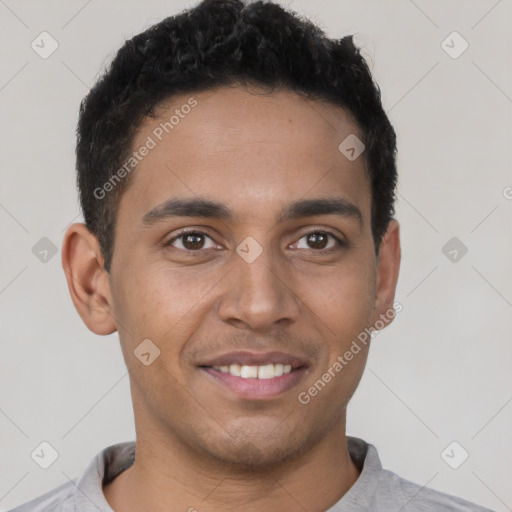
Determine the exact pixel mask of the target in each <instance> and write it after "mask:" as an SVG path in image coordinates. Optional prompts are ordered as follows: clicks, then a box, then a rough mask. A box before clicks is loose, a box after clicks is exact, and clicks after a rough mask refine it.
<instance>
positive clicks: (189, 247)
mask: <svg viewBox="0 0 512 512" xmlns="http://www.w3.org/2000/svg"><path fill="white" fill-rule="evenodd" d="M177 241H178V242H179V243H177V244H176V242H177ZM208 241H209V242H210V245H208V244H207V242H208ZM165 245H171V246H173V247H176V248H177V249H183V250H185V251H195V250H198V249H213V248H214V247H215V244H214V242H213V240H212V239H211V238H210V237H209V236H208V235H207V234H206V233H202V232H201V231H189V232H186V233H181V235H178V236H175V237H174V238H172V239H171V240H169V241H168V242H167V243H166V244H165Z"/></svg>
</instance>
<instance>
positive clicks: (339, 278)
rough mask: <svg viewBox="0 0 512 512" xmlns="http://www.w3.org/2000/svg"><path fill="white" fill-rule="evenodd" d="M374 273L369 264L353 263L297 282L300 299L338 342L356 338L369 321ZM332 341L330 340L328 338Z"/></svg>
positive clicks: (372, 303) (370, 318)
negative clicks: (301, 298) (352, 337)
mask: <svg viewBox="0 0 512 512" xmlns="http://www.w3.org/2000/svg"><path fill="white" fill-rule="evenodd" d="M375 278H376V273H375V270H374V269H373V267H372V264H371V262H368V263H365V262H364V260H361V261H356V258H354V259H353V261H351V262H347V264H346V265H340V266H339V267H337V268H332V269H330V271H329V272H325V271H320V272H317V273H316V275H314V276H313V275H307V274H303V275H302V276H301V278H300V280H301V286H300V294H299V296H300V297H303V300H304V302H306V303H307V304H306V305H307V306H308V308H310V309H311V310H312V311H313V312H314V314H315V315H316V317H317V318H318V319H320V320H321V321H323V322H324V323H325V325H326V327H327V328H328V332H331V334H332V335H333V336H335V337H337V338H338V339H342V340H343V339H345V338H346V335H348V334H357V333H358V332H359V331H360V330H362V329H364V328H365V327H368V326H369V325H370V323H371V321H372V317H373V309H374V299H375ZM331 337H332V336H331Z"/></svg>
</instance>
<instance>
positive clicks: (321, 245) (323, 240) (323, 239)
mask: <svg viewBox="0 0 512 512" xmlns="http://www.w3.org/2000/svg"><path fill="white" fill-rule="evenodd" d="M327 238H328V237H327V234H326V233H321V232H319V233H311V234H310V235H307V239H308V244H309V246H310V247H311V248H312V249H325V246H326V245H327V242H328V240H327Z"/></svg>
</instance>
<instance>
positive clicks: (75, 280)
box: [62, 223, 117, 335]
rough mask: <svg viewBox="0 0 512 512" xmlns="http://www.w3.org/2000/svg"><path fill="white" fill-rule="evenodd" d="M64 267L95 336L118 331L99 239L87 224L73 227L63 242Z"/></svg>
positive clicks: (73, 296) (74, 297) (72, 292)
mask: <svg viewBox="0 0 512 512" xmlns="http://www.w3.org/2000/svg"><path fill="white" fill-rule="evenodd" d="M62 267H63V269H64V273H65V275H66V281H67V284H68V289H69V293H70V295H71V299H72V300H73V304H74V305H75V308H76V310H77V311H78V314H79V315H80V317H81V318H82V320H83V321H84V323H85V325H87V327H88V328H89V329H90V330H91V331H92V332H94V333H96V334H100V335H105V334H111V333H113V332H115V331H116V330H117V327H116V323H115V321H114V318H113V316H112V295H111V291H110V282H109V276H108V273H107V271H106V270H105V269H104V268H103V256H102V254H101V249H100V245H99V243H98V240H97V238H96V237H95V236H94V235H93V234H92V233H91V232H90V231H89V230H88V229H87V227H86V226H85V224H81V223H77V224H72V225H71V226H70V227H69V228H68V229H67V231H66V233H65V235H64V240H63V243H62Z"/></svg>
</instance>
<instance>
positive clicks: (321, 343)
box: [62, 87, 400, 512]
mask: <svg viewBox="0 0 512 512" xmlns="http://www.w3.org/2000/svg"><path fill="white" fill-rule="evenodd" d="M190 96H192V95H183V96H175V97H172V98H171V100H169V101H168V102H167V103H166V104H164V105H163V106H162V108H161V109H160V117H158V118H156V119H155V118H151V119H149V118H148V119H146V120H145V121H144V123H143V124H142V125H141V126H140V127H139V130H138V132H137V136H136V139H135V141H134V144H133V147H134V148H138V147H140V146H141V145H143V144H144V141H145V140H146V138H147V136H148V135H151V133H152V130H154V129H155V127H157V126H158V124H159V123H160V122H162V121H164V120H167V119H169V116H170V115H171V114H172V112H173V111H174V109H176V108H179V107H180V105H183V104H184V103H186V102H187V100H188V99H189V98H190ZM193 97H194V98H195V99H196V100H197V102H198V104H197V106H196V107H195V108H194V109H193V110H192V111H191V112H190V113H189V114H188V115H187V116H186V117H185V118H184V119H182V120H180V123H179V125H177V126H175V128H174V129H173V131H172V132H171V133H170V134H168V135H167V136H165V137H164V138H163V140H162V141H161V142H159V143H158V144H157V146H156V147H155V148H154V149H152V150H151V152H150V153H149V155H148V156H146V157H145V158H144V159H143V160H142V161H141V162H139V164H138V165H137V168H136V170H135V171H133V175H132V176H131V179H132V180H133V181H132V182H131V183H130V186H129V187H128V189H127V190H126V191H125V192H124V194H123V196H122V199H121V202H120V205H119V210H118V221H117V225H116V230H115V249H114V253H113V259H112V266H111V272H110V274H108V273H107V272H106V271H105V270H104V268H103V257H102V254H101V250H100V248H99V245H98V242H97V239H96V238H95V237H94V236H93V235H92V234H91V233H90V232H89V231H88V230H87V228H86V227H85V226H84V225H83V224H74V225H72V226H70V227H69V229H68V230H67V232H66V234H65V238H64V244H63V252H62V263H63V267H64V270H65V272H66V278H67V282H68V286H69V290H70V294H71V297H72V300H73V302H74V304H75V307H76V309H77V311H78V312H79V314H80V315H81V317H82V319H83V321H84V322H85V324H86V325H87V327H88V328H89V329H90V330H91V331H93V332H95V333H97V334H100V335H105V334H109V333H112V332H114V331H116V330H117V331H118V333H119V338H120V342H121V347H122V350H123V355H124V358H125V362H126V365H127V368H128V370H129V374H130V389H131V394H132V399H133V407H134V416H135V426H136V434H137V441H136V442H137V444H136V460H135V463H134V464H133V466H132V467H131V468H129V469H128V470H126V471H124V472H123V473H121V475H119V476H118V477H117V478H115V479H114V480H113V482H112V483H110V484H109V485H106V486H105V487H104V493H105V496H106V498H107V500H108V502H109V503H110V505H111V506H112V508H114V509H115V510H116V511H121V512H124V511H137V512H138V511H143V510H154V511H164V510H166V511H167V510H169V505H172V507H173V508H172V510H184V511H185V510H194V508H195V509H197V510H198V511H200V512H203V511H212V512H213V511H235V510H241V509H243V510H245V511H246V512H252V511H262V510H265V511H274V510H275V511H296V510H308V511H322V510H326V509H328V508H329V507H330V506H332V505H333V504H334V503H335V502H336V501H338V500H339V499H340V498H341V497H342V496H343V495H344V494H345V493H346V492H347V490H348V489H349V488H350V487H351V486H352V485H353V484H354V482H355V481H356V480H357V478H358V476H359V470H358V469H357V468H356V466H355V465H354V464H353V462H352V460H351V459H350V456H349V453H348V450H347V445H346V436H345V421H346V406H347V404H348V402H349V400H350V397H351V396H352V394H353V393H354V391H355V389H356V387H357V385H358V383H359V380H360V378H361V375H362V372H363V369H364V365H365V362H366V358H367V352H368V346H367V347H365V348H363V350H361V352H359V353H358V354H357V355H356V356H354V358H353V359H352V361H350V363H349V364H348V365H347V366H346V367H345V368H344V369H343V371H342V372H339V373H338V374H336V377H334V378H332V380H331V381H330V382H329V383H328V384H327V385H326V386H325V388H323V389H322V391H321V392H319V393H318V394H317V396H315V397H314V398H312V399H311V401H310V403H309V404H307V405H303V404H301V403H300V402H299V401H298V399H297V396H298V394H299V392H301V391H305V390H307V389H308V388H309V387H311V386H312V385H313V383H314V382H315V381H317V380H318V379H319V378H320V377H321V376H322V374H323V373H324V372H326V371H327V370H328V368H329V367H331V366H332V365H333V363H334V362H335V361H336V359H337V358H338V356H339V355H341V354H343V353H345V352H346V350H348V348H349V347H350V345H351V343H352V341H353V340H355V339H356V338H357V335H358V334H359V333H360V332H362V331H363V330H364V329H365V328H367V327H369V326H371V325H373V323H374V322H376V321H377V320H378V319H379V318H380V315H382V314H385V313H386V312H389V311H390V310H391V309H392V306H393V301H394V294H395V288H396V283H397V279H398V270H399V265H400V242H399V226H398V223H397V222H396V221H395V220H392V221H391V222H390V224H389V226H388V229H387V232H386V234H385V235H384V237H383V240H382V242H381V245H380V250H379V258H378V259H377V258H376V255H375V247H374V242H373V238H372V232H371V224H370V211H371V189H370V185H369V180H368V176H367V174H366V170H365V162H364V158H363V157H360V158H358V159H357V160H355V161H353V162H351V161H349V160H348V159H347V158H345V156H344V155H343V154H342V153H340V151H339V150H338V146H339V144H340V142H341V141H343V140H344V139H345V138H346V137H347V136H348V135H350V134H356V135H357V136H359V138H362V135H361V132H360V129H359V128H358V126H357V124H356V123H355V122H354V121H353V120H352V119H351V117H350V116H349V115H348V114H347V113H346V112H345V111H344V110H343V109H341V108H340V107H337V106H334V105H331V104H328V103H324V102H319V101H310V100H306V99H304V98H303V97H301V96H299V95H297V94H295V93H293V92H291V91H274V92H273V93H272V94H268V93H267V94H263V91H261V90H259V89H256V88H250V89H243V88H241V87H235V88H227V87H223V88H219V89H216V90H213V91H202V92H199V93H197V94H194V95H193ZM197 196H201V197H202V198H206V199H210V200H214V201H218V202H220V203H222V204H224V205H225V206H227V207H229V208H231V209H232V210H233V212H234V213H235V217H234V219H232V220H221V219H211V218H205V217H173V218H168V219H166V220H162V221H160V222H158V223H156V224H154V225H152V226H150V227H146V228H144V227H142V226H141V220H142V218H143V216H144V215H145V214H146V213H147V212H148V211H149V210H151V209H152V208H154V207H155V206H157V205H159V204H161V203H162V202H164V201H165V200H167V199H169V198H172V197H180V198H190V197H192V198H194V197H197ZM333 197H342V198H344V199H345V200H346V201H349V202H350V203H352V204H353V205H355V206H357V208H359V210H360V212H361V214H362V221H361V222H359V221H358V220H357V218H355V217H347V216H338V215H332V214H331V215H315V216H308V217H302V218H298V219H292V220H287V221H284V222H279V221H278V218H277V217H278V214H279V212H280V211H281V209H282V208H283V207H286V205H288V204H289V203H291V202H293V201H296V200H300V199H316V198H333ZM189 227H190V228H194V229H196V230H197V231H200V232H203V233H206V234H207V235H208V236H209V237H210V238H208V237H204V238H200V239H199V243H197V242H196V245H190V244H188V245H187V247H189V248H190V247H192V249H193V250H190V249H189V252H188V253H187V252H186V251H185V249H184V247H185V246H184V243H185V241H184V238H180V239H177V240H175V241H174V247H173V246H169V247H164V246H163V243H164V242H167V241H169V240H171V239H173V237H175V236H177V234H178V232H179V230H180V229H182V228H189ZM310 232H316V233H318V232H323V233H325V232H329V233H332V234H333V235H334V236H337V237H339V239H340V240H342V241H343V242H344V245H343V246H339V247H338V246H337V244H336V241H335V239H333V238H330V237H329V238H328V240H329V241H328V246H326V248H323V246H322V245H321V244H320V245H319V244H318V243H316V244H315V241H314V240H313V242H311V241H310V239H309V238H308V236H307V235H308V233H310ZM248 236H251V237H253V238H254V239H255V240H256V241H257V242H258V244H259V245H260V246H261V248H262V253H261V254H260V256H259V257H258V258H256V259H255V260H254V261H253V262H252V263H248V262H247V261H245V260H244V259H243V258H241V257H240V256H239V254H237V252H236V248H237V246H238V245H239V244H240V243H241V242H242V241H243V240H244V239H245V238H246V237H248ZM330 247H333V248H334V249H332V250H331V251H330V252H329V248H330ZM190 253H193V254H190ZM147 338H149V339H151V340H152V341H153V342H154V343H155V344H156V345H157V346H158V347H159V349H160V356H159V357H158V358H157V359H155V360H154V362H153V363H152V364H151V365H149V366H145V365H143V364H142V363H141V362H140V361H139V359H137V358H136V357H135V356H134V354H133V351H134V350H135V348H136V347H137V346H138V345H139V344H140V343H141V341H142V340H144V339H147ZM233 350H248V351H255V352H257V351H265V350H280V351H284V352H291V353H293V354H296V355H299V356H301V357H304V358H305V359H307V361H308V364H309V366H308V369H307V371H306V373H305V375H304V377H303V378H302V380H301V381H300V382H299V384H298V385H297V386H295V387H293V388H292V389H289V390H287V391H285V392H284V393H281V394H280V395H277V396H275V397H273V398H266V399H264V400H258V399H242V398H240V397H239V396H236V395H235V394H233V393H232V392H231V390H228V389H226V388H225V387H224V386H222V385H220V384H219V383H217V382H214V381H212V379H211V378H210V376H209V375H206V374H205V372H204V371H203V370H201V369H200V368H198V366H197V365H198V364H199V362H201V361H204V360H205V359H207V358H211V357H213V356H214V355H217V354H221V353H226V352H229V351H233ZM333 468H335V470H333ZM166 504H167V505H166ZM191 507H194V508H191Z"/></svg>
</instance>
